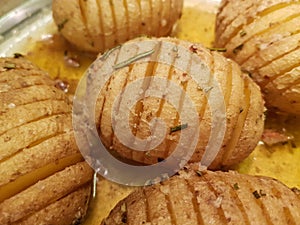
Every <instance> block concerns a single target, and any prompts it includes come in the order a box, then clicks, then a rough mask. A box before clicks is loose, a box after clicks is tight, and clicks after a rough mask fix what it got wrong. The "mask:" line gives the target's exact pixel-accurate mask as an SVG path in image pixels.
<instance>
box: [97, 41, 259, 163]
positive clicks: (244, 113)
mask: <svg viewBox="0 0 300 225" xmlns="http://www.w3.org/2000/svg"><path fill="white" fill-rule="evenodd" d="M140 40H150V39H138V40H133V41H131V43H134V42H136V43H138V42H139V41H140ZM152 40H159V41H161V42H165V43H173V44H175V45H177V46H181V47H184V48H186V49H187V51H192V52H193V54H196V55H197V56H198V57H199V58H200V59H201V60H202V61H203V63H204V64H205V65H206V66H207V67H208V68H209V69H210V71H211V74H210V77H211V79H216V80H217V82H218V83H219V84H220V87H221V90H222V92H223V96H220V97H221V98H223V97H224V104H225V106H226V122H227V124H226V132H225V136H224V139H223V142H222V146H221V149H220V151H219V153H218V155H217V156H216V158H215V160H214V161H213V163H212V164H211V165H210V168H211V169H220V168H224V167H229V166H231V165H234V164H236V163H238V162H240V161H242V160H243V159H245V158H246V157H247V156H248V155H249V154H250V153H251V151H252V150H253V149H254V148H255V146H256V145H257V142H258V141H259V139H260V137H261V134H262V131H263V125H264V113H263V112H264V103H263V100H262V96H261V93H260V89H259V87H258V86H257V85H256V84H255V83H254V82H253V81H252V80H251V79H250V78H249V77H248V76H247V75H245V74H243V73H242V72H241V70H240V68H239V66H238V65H237V64H236V63H235V62H233V61H231V60H228V59H226V58H225V57H223V56H222V55H220V54H219V53H218V52H215V51H210V50H209V49H206V48H204V47H203V46H202V45H200V44H193V43H190V42H185V41H181V40H178V39H173V38H159V39H152ZM153 57H154V56H153ZM155 57H159V55H157V56H155ZM174 57H175V59H174V60H180V56H179V57H178V56H176V54H175V55H174ZM154 60H155V59H154ZM149 68H150V69H151V71H150V70H149ZM187 70H188V69H187ZM128 71H129V67H128V66H127V67H124V68H122V69H121V70H119V71H117V72H116V73H115V74H113V75H112V77H111V78H110V80H109V82H108V83H107V85H106V86H105V87H104V88H103V89H102V92H101V93H100V96H99V98H98V101H97V104H96V115H97V118H96V121H97V123H98V129H99V133H100V137H101V139H102V141H103V143H104V145H105V146H106V147H107V148H108V149H111V150H112V151H113V152H116V153H118V154H119V155H120V156H121V157H123V158H127V159H130V160H133V161H136V162H140V163H145V164H153V163H157V162H159V160H160V159H165V158H166V157H167V156H169V155H170V153H171V152H172V151H173V150H174V149H175V148H176V145H177V144H178V142H179V138H180V131H179V132H174V133H171V134H169V135H166V136H165V139H164V140H163V142H162V143H161V144H160V145H159V146H158V147H156V148H155V149H153V150H150V151H146V152H141V151H132V149H130V148H128V147H126V146H124V145H123V144H122V143H121V142H120V141H119V140H118V138H117V136H116V135H115V134H114V130H113V129H112V123H111V115H112V113H115V112H113V111H112V110H113V109H112V104H113V102H114V100H115V99H116V97H117V95H118V94H119V92H120V91H121V90H122V88H123V89H125V88H126V86H127V85H129V84H130V82H133V81H135V80H137V79H141V78H144V77H145V76H146V74H154V75H155V76H157V77H162V78H165V79H168V80H170V81H172V82H174V83H176V84H178V85H179V86H180V87H182V88H183V89H184V90H185V92H186V94H187V96H189V97H190V98H191V100H192V102H193V104H194V106H195V108H196V110H197V113H198V115H199V123H200V135H199V137H198V139H197V146H196V148H195V152H194V154H193V156H192V157H191V159H190V161H191V162H199V161H201V159H202V156H203V154H204V151H205V148H206V146H207V143H208V140H209V138H210V131H211V110H210V107H209V104H208V103H207V98H206V97H205V95H206V93H205V90H201V89H199V86H198V84H197V83H196V82H195V81H194V80H193V79H191V78H190V77H189V75H188V74H187V73H185V72H184V71H180V70H179V69H178V68H175V67H172V68H171V66H170V65H166V64H164V63H159V62H157V63H155V64H154V65H152V66H151V65H150V66H149V63H148V62H147V63H145V62H139V63H133V64H132V65H131V66H130V71H131V72H128ZM168 74H172V76H169V75H168ZM168 76H169V77H168ZM121 101H122V100H121ZM178 104H179V105H180V103H178ZM132 111H133V112H135V113H132V115H131V117H130V121H129V123H130V125H131V126H132V130H133V131H132V132H133V134H134V135H136V136H137V137H139V138H141V139H146V138H147V137H148V136H149V135H150V134H151V133H150V131H149V126H148V123H149V122H150V121H151V120H152V119H153V118H155V117H159V118H161V119H163V120H164V121H165V123H166V127H168V128H172V127H175V126H177V125H178V123H179V119H178V117H177V113H178V112H177V110H176V109H175V108H174V107H172V105H171V104H170V103H168V102H166V101H163V100H157V99H156V98H154V97H147V98H145V99H144V100H143V102H142V103H140V104H137V105H136V108H135V109H132ZM98 115H99V116H98ZM136 124H138V125H136ZM126 132H129V131H126ZM126 132H123V133H124V134H126Z"/></svg>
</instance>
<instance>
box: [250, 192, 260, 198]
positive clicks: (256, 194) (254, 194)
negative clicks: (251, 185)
mask: <svg viewBox="0 0 300 225" xmlns="http://www.w3.org/2000/svg"><path fill="white" fill-rule="evenodd" d="M252 194H253V196H254V197H255V198H256V199H259V198H261V195H260V194H259V193H258V191H254V192H252Z"/></svg>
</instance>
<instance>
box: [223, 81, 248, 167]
mask: <svg viewBox="0 0 300 225" xmlns="http://www.w3.org/2000/svg"><path fill="white" fill-rule="evenodd" d="M244 85H245V86H244V103H243V105H242V106H243V108H242V109H241V113H240V114H239V116H238V119H237V122H236V126H235V128H234V130H233V132H232V138H231V139H230V140H229V143H228V144H227V145H226V147H225V152H224V156H223V157H222V163H223V165H225V164H226V163H225V162H226V161H227V160H228V159H229V157H230V156H231V155H232V152H233V151H234V149H235V148H237V147H238V146H236V144H237V143H238V141H239V139H240V136H241V132H242V130H243V129H244V124H245V120H246V118H247V115H248V112H249V109H250V101H251V99H250V98H251V91H250V89H249V80H247V79H244ZM224 163H225V164H224Z"/></svg>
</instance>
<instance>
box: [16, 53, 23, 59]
mask: <svg viewBox="0 0 300 225" xmlns="http://www.w3.org/2000/svg"><path fill="white" fill-rule="evenodd" d="M22 57H24V56H23V55H22V54H21V53H17V52H16V53H14V58H15V59H17V58H22Z"/></svg>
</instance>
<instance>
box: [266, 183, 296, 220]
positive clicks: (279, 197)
mask: <svg viewBox="0 0 300 225" xmlns="http://www.w3.org/2000/svg"><path fill="white" fill-rule="evenodd" d="M262 185H264V184H262ZM271 191H272V194H273V195H274V196H276V198H277V200H278V201H280V202H281V203H282V205H283V206H284V205H285V204H284V201H283V200H282V198H284V197H283V196H282V193H281V192H280V190H278V189H277V188H276V187H272V188H271ZM283 214H284V216H285V219H286V221H287V222H289V223H288V224H289V225H293V224H295V221H294V219H293V217H292V215H291V213H290V211H289V208H287V207H283Z"/></svg>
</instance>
